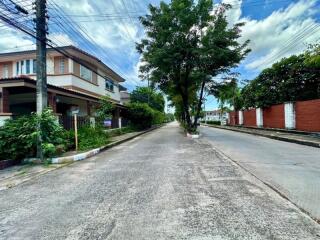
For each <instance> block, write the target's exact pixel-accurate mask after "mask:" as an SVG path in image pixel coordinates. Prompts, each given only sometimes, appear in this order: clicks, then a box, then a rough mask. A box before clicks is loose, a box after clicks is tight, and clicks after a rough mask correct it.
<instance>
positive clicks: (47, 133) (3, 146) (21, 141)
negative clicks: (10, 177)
mask: <svg viewBox="0 0 320 240" xmlns="http://www.w3.org/2000/svg"><path fill="white" fill-rule="evenodd" d="M38 123H40V125H41V129H42V131H41V137H42V140H43V147H44V148H48V149H47V150H48V151H47V150H45V149H44V150H45V152H47V153H48V154H49V153H50V156H51V155H52V145H53V146H57V145H61V144H62V145H65V144H66V140H65V136H66V133H65V130H64V129H63V128H62V127H61V126H60V125H59V122H58V120H57V118H56V116H54V115H53V114H52V110H51V109H46V110H44V111H43V113H42V114H41V115H40V116H38V115H37V114H31V115H28V116H22V117H19V118H17V119H13V120H8V121H7V122H6V124H5V125H4V126H3V127H1V128H0V159H23V158H26V157H34V156H35V152H36V144H37V138H38V135H39V134H40V132H39V131H38V130H37V124H38ZM49 148H50V149H49ZM45 156H47V157H48V156H49V155H45Z"/></svg>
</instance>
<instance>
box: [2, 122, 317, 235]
mask: <svg viewBox="0 0 320 240" xmlns="http://www.w3.org/2000/svg"><path fill="white" fill-rule="evenodd" d="M0 239H24V240H25V239H32V240H36V239H124V240H131V239H134V240H143V239H146V240H147V239H148V240H150V239H151V240H152V239H157V240H158V239H191V240H200V239H201V240H209V239H210V240H211V239H213V240H217V239H223V240H228V239H241V240H243V239H288V240H289V239H290V240H292V239H299V240H300V239H320V227H319V225H318V224H316V223H315V222H314V221H313V220H311V219H310V218H309V217H308V216H306V215H305V214H303V213H301V212H300V211H299V210H298V209H297V208H295V207H294V206H293V205H292V204H291V203H289V202H288V201H285V200H284V199H283V198H281V197H279V196H278V194H276V193H274V192H273V191H272V190H270V189H269V188H267V187H266V186H265V185H263V184H261V183H260V182H259V181H257V180H256V179H254V178H252V177H250V176H249V175H247V174H246V173H245V172H243V171H242V170H241V169H240V168H239V167H238V166H236V165H235V164H233V163H232V162H231V161H229V160H227V159H222V158H220V157H218V155H217V153H216V152H215V151H214V150H213V148H212V146H211V145H210V144H209V143H208V142H206V141H205V140H204V139H202V140H191V139H187V138H186V137H184V136H183V134H182V132H181V130H180V129H179V128H178V126H177V125H176V124H170V125H169V126H166V127H164V128H162V129H159V130H156V131H155V132H152V133H150V134H147V135H144V136H142V137H139V138H138V139H135V140H133V141H130V142H127V143H125V144H123V145H120V146H118V147H116V148H113V149H110V150H108V151H106V152H104V153H102V154H100V155H98V156H97V157H94V158H91V159H88V160H86V161H83V162H78V163H75V164H73V165H70V166H68V167H65V168H62V169H59V170H56V171H53V172H50V173H48V174H46V175H43V176H40V177H39V178H37V179H34V180H31V181H29V182H27V183H24V184H21V185H19V186H17V187H14V188H12V189H8V190H4V191H1V192H0Z"/></svg>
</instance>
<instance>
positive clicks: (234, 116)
mask: <svg viewBox="0 0 320 240" xmlns="http://www.w3.org/2000/svg"><path fill="white" fill-rule="evenodd" d="M229 125H231V126H234V125H239V114H238V112H230V113H229Z"/></svg>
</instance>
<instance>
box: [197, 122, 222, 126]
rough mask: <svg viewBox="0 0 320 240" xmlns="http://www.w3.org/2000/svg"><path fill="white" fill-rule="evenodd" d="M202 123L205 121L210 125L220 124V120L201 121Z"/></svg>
mask: <svg viewBox="0 0 320 240" xmlns="http://www.w3.org/2000/svg"><path fill="white" fill-rule="evenodd" d="M201 122H202V123H207V124H210V125H221V121H207V122H205V121H201Z"/></svg>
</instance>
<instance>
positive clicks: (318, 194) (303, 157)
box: [201, 127, 320, 219]
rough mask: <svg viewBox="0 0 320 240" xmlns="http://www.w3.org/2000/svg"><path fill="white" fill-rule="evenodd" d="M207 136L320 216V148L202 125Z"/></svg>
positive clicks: (299, 204) (229, 154) (233, 156)
mask: <svg viewBox="0 0 320 240" xmlns="http://www.w3.org/2000/svg"><path fill="white" fill-rule="evenodd" d="M201 132H202V134H203V136H204V138H205V139H207V140H209V141H210V142H211V143H212V144H213V145H214V146H216V147H217V148H218V149H220V150H222V151H223V152H224V153H225V154H226V155H228V156H229V157H231V158H232V159H233V160H234V161H237V162H238V163H239V164H240V165H242V166H244V167H245V168H246V169H248V170H249V171H250V172H252V173H254V174H255V175H256V176H257V177H259V178H260V179H262V180H263V181H265V182H268V183H270V184H271V185H273V186H274V187H276V188H277V189H278V190H280V192H281V193H283V194H284V195H286V196H287V197H289V199H290V200H291V201H293V202H294V203H295V204H297V205H298V206H299V207H302V208H303V209H305V210H306V211H308V212H309V213H311V214H312V215H313V216H314V217H316V218H318V219H320V207H319V206H320V187H319V183H320V149H319V148H314V147H308V146H303V145H298V144H294V143H287V142H281V141H277V140H272V139H269V138H264V137H258V136H253V135H249V134H245V133H238V132H233V131H228V130H221V129H216V128H210V127H202V128H201Z"/></svg>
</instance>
